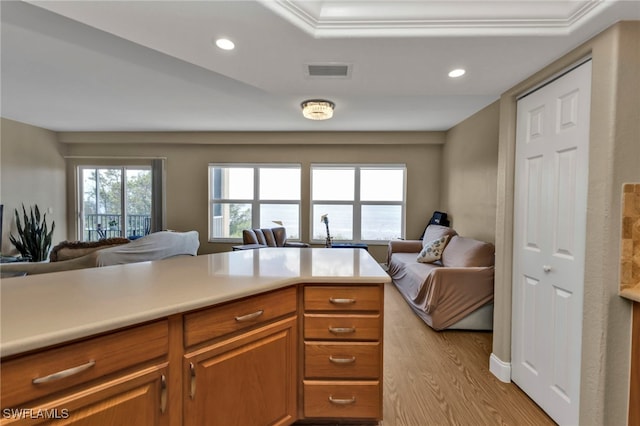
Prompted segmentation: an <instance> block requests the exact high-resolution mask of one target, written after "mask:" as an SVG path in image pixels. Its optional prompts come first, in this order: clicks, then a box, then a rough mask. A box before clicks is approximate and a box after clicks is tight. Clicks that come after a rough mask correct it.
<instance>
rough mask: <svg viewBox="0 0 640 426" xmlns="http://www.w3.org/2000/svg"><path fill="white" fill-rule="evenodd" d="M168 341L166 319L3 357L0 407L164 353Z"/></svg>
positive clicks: (101, 375) (86, 380)
mask: <svg viewBox="0 0 640 426" xmlns="http://www.w3.org/2000/svg"><path fill="white" fill-rule="evenodd" d="M168 342H169V339H168V322H167V321H160V322H156V323H153V324H148V325H144V326H140V327H136V328H132V329H129V330H124V331H119V332H115V333H112V334H108V335H105V336H101V337H96V338H93V339H89V340H85V341H82V342H78V343H72V344H69V345H66V346H63V347H60V348H55V349H49V350H45V351H42V352H38V353H35V354H33V355H26V356H23V357H20V358H16V359H11V360H8V361H4V362H3V363H2V407H15V406H16V405H18V404H21V403H24V402H27V401H30V400H33V399H36V398H40V397H43V396H46V395H48V394H51V393H53V392H57V391H59V390H64V389H67V388H70V387H72V386H75V385H78V384H81V383H85V382H88V381H89V380H92V379H95V378H98V377H103V376H105V375H107V374H110V373H113V372H115V371H118V370H123V369H125V368H128V367H131V366H134V365H136V364H140V363H142V362H144V361H148V360H151V359H154V358H158V357H161V356H164V355H165V354H167V352H168ZM34 380H35V381H36V383H34Z"/></svg>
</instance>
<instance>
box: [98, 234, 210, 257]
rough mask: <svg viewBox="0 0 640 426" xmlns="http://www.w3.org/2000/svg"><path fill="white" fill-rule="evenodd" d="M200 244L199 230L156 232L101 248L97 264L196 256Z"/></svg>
mask: <svg viewBox="0 0 640 426" xmlns="http://www.w3.org/2000/svg"><path fill="white" fill-rule="evenodd" d="M199 246H200V241H199V239H198V231H189V232H171V231H161V232H155V233H153V234H149V235H146V236H144V237H142V238H138V239H137V240H134V241H131V242H130V243H128V244H122V245H119V246H115V247H109V248H106V249H102V250H99V251H98V255H97V259H96V266H108V265H121V264H125V263H135V262H145V261H148V260H160V259H166V258H168V257H173V256H179V255H191V256H196V255H197V254H198V247H199Z"/></svg>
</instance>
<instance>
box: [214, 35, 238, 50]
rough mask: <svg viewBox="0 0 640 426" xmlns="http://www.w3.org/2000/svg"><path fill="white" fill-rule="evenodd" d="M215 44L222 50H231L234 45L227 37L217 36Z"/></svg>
mask: <svg viewBox="0 0 640 426" xmlns="http://www.w3.org/2000/svg"><path fill="white" fill-rule="evenodd" d="M216 46H218V47H219V48H220V49H222V50H233V49H234V48H235V47H236V45H235V44H234V43H233V42H232V41H231V40H229V39H228V38H219V39H217V40H216Z"/></svg>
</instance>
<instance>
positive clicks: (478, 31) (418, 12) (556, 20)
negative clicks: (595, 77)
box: [259, 0, 618, 38]
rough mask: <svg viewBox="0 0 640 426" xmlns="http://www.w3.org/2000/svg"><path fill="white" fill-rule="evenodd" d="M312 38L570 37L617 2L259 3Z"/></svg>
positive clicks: (294, 0)
mask: <svg viewBox="0 0 640 426" xmlns="http://www.w3.org/2000/svg"><path fill="white" fill-rule="evenodd" d="M259 1H260V2H261V3H262V4H263V5H264V6H265V7H266V8H268V9H269V10H271V11H272V12H274V13H276V14H277V15H279V16H280V17H282V18H284V19H286V20H287V21H289V22H290V23H292V24H293V25H295V26H297V27H298V28H300V29H302V30H303V31H305V32H306V33H308V34H310V35H311V36H313V37H315V38H337V37H393V36H397V37H429V36H439V37H442V36H449V37H451V36H523V35H537V36H541V35H542V36H544V35H564V34H570V33H571V32H573V31H574V30H575V29H577V28H578V27H579V26H580V25H582V24H583V23H585V22H586V21H588V20H589V19H590V18H591V17H593V16H595V15H597V14H599V13H601V12H602V11H603V10H604V9H606V8H608V7H611V6H612V5H613V4H615V3H616V2H617V1H618V0H583V1H575V0H554V1H547V2H545V7H543V8H541V6H540V2H537V1H509V2H507V1H505V0H501V1H495V0H494V1H482V2H478V1H464V0H448V1H441V0H433V1H415V0H414V1H393V2H389V1H372V2H369V1H367V2H364V1H350V2H341V1H335V0H329V1H325V0H315V1H310V0H304V1H301V0H259Z"/></svg>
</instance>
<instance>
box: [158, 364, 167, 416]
mask: <svg viewBox="0 0 640 426" xmlns="http://www.w3.org/2000/svg"><path fill="white" fill-rule="evenodd" d="M165 411H167V378H166V377H165V375H164V374H163V375H162V377H160V412H161V413H162V414H164V412H165Z"/></svg>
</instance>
